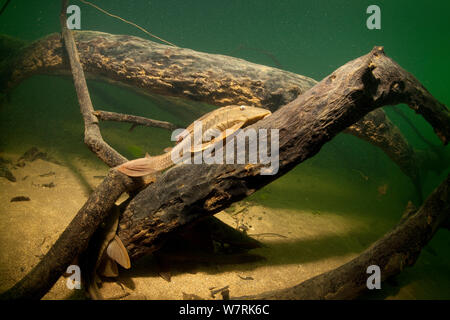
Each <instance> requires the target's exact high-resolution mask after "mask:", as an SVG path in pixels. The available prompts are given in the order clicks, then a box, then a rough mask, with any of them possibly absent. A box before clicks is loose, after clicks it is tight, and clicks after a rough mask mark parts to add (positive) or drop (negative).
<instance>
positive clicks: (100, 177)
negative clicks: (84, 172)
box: [93, 176, 106, 179]
mask: <svg viewBox="0 0 450 320" xmlns="http://www.w3.org/2000/svg"><path fill="white" fill-rule="evenodd" d="M93 178H94V179H105V178H106V176H93Z"/></svg>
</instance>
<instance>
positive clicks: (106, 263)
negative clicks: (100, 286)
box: [97, 256, 119, 278]
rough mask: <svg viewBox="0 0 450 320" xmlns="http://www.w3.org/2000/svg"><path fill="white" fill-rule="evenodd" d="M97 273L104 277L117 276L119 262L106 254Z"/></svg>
mask: <svg viewBox="0 0 450 320" xmlns="http://www.w3.org/2000/svg"><path fill="white" fill-rule="evenodd" d="M97 273H98V274H99V275H101V276H102V277H107V278H115V277H117V276H119V269H118V268H117V263H116V261H114V260H113V259H111V258H110V257H108V256H105V258H104V260H103V262H102V264H101V265H100V266H99V268H98V269H97Z"/></svg>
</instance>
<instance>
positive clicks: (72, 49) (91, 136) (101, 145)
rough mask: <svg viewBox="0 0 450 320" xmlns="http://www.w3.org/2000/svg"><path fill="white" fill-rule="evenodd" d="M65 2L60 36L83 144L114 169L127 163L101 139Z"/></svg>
mask: <svg viewBox="0 0 450 320" xmlns="http://www.w3.org/2000/svg"><path fill="white" fill-rule="evenodd" d="M66 8H67V1H66V0H65V1H63V6H62V10H61V14H60V23H61V28H62V36H63V40H64V44H65V46H66V50H67V54H68V56H69V61H70V67H71V71H72V76H73V82H74V85H75V89H76V91H77V96H78V102H79V103H80V111H81V114H82V115H83V121H84V143H85V144H86V145H87V146H88V147H89V149H91V151H92V152H94V153H95V154H96V155H97V157H99V158H100V159H101V160H102V161H103V162H104V163H106V164H107V165H108V166H109V167H114V166H117V165H119V164H122V163H124V162H126V161H127V159H126V158H125V157H124V156H122V155H121V154H120V153H118V152H117V151H116V150H114V149H113V148H112V147H111V146H109V145H108V144H107V143H106V142H105V141H104V140H103V138H102V135H101V133H100V128H99V126H98V119H97V117H96V116H95V115H94V107H93V106H92V101H91V97H90V95H89V90H88V87H87V84H86V79H85V77H84V71H83V68H82V66H81V63H80V57H79V55H78V51H77V47H76V44H75V40H74V38H73V35H72V31H71V30H69V29H68V28H67V24H66V21H67V16H66Z"/></svg>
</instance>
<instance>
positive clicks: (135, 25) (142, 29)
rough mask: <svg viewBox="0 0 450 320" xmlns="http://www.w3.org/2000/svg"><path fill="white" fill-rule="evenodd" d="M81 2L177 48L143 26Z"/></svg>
mask: <svg viewBox="0 0 450 320" xmlns="http://www.w3.org/2000/svg"><path fill="white" fill-rule="evenodd" d="M80 1H81V2H83V3H84V4H87V5H90V6H91V7H93V8H95V9H97V10H99V11H101V12H103V13H104V14H106V15H108V16H110V17H113V18H116V19H119V20H121V21H123V22H125V23H128V24H130V25H132V26H133V27H136V28H138V29H139V30H141V31H142V32H144V33H146V34H148V35H149V36H150V37H153V38H155V39H158V40H159V41H162V42H164V43H166V44H168V45H171V46H174V47H177V46H176V45H175V44H173V43H171V42H169V41H167V40H164V39H162V38H160V37H158V36H157V35H154V34H152V33H150V32H148V31H147V30H145V29H144V28H142V27H141V26H138V25H137V24H135V23H133V22H131V21H128V20H125V19H124V18H122V17H119V16H116V15H115V14H112V13H109V12H108V11H106V10H104V9H102V8H100V7H99V6H96V5H95V4H93V3H91V2H89V1H85V0H80Z"/></svg>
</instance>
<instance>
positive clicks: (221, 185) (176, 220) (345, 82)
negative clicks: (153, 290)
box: [3, 47, 450, 297]
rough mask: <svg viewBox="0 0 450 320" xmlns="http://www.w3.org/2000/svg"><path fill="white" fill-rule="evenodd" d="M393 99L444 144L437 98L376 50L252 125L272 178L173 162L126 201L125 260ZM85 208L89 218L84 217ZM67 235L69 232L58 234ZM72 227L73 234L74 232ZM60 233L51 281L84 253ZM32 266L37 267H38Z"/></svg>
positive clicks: (104, 200) (98, 195)
mask: <svg viewBox="0 0 450 320" xmlns="http://www.w3.org/2000/svg"><path fill="white" fill-rule="evenodd" d="M398 103H407V104H408V105H410V106H411V107H412V108H414V109H415V110H416V111H417V112H418V113H419V114H421V115H422V116H423V117H424V118H425V119H426V120H427V121H428V122H429V123H430V124H431V125H432V126H433V128H434V130H435V131H436V132H437V134H438V136H439V137H440V138H441V140H442V141H443V142H444V144H446V143H447V142H448V140H449V138H450V128H449V125H448V124H449V121H450V115H449V111H448V109H447V108H446V107H445V106H443V105H442V104H440V103H439V102H438V101H436V100H435V99H434V98H433V97H432V96H431V95H430V94H429V93H428V92H427V91H426V89H425V88H423V87H422V86H421V85H420V83H419V82H418V81H417V80H416V79H415V78H414V77H413V76H412V75H410V74H409V73H407V72H406V71H404V70H403V69H401V68H400V67H399V66H398V65H397V64H396V63H395V62H393V61H392V60H391V59H389V58H388V57H386V56H385V54H384V52H383V50H382V48H379V47H377V48H374V49H373V50H372V51H371V52H370V53H369V54H367V55H365V56H363V57H360V58H358V59H356V60H354V61H351V62H349V63H347V64H346V65H344V66H343V67H341V68H339V69H338V70H336V71H335V72H334V73H333V74H331V75H330V76H328V77H326V78H325V79H324V80H322V81H321V82H320V83H318V84H317V85H316V86H314V87H313V88H312V89H310V90H308V91H307V92H305V93H304V94H303V95H301V96H299V97H298V98H297V99H296V100H294V101H292V102H291V103H289V104H287V105H286V106H284V107H283V108H281V109H279V110H278V111H276V112H275V113H274V114H273V115H272V116H271V117H268V118H266V119H264V120H262V121H260V122H258V123H256V124H255V125H253V128H255V129H269V130H270V129H279V130H280V143H279V155H280V170H279V172H278V174H277V175H274V176H261V175H260V169H261V167H262V166H263V165H261V164H255V165H253V164H252V165H195V166H192V165H181V166H176V167H174V168H172V169H170V170H168V171H167V172H166V173H164V174H163V175H162V176H161V177H160V178H159V179H158V180H157V181H156V182H155V183H154V184H152V185H150V186H148V187H147V188H146V189H144V190H143V191H141V192H140V193H139V194H138V195H137V196H136V197H135V198H134V199H133V200H132V201H131V202H130V204H129V205H128V207H127V209H126V211H125V212H124V215H123V217H122V219H121V223H120V227H119V228H120V230H119V237H120V238H121V239H122V242H124V244H125V245H126V247H127V249H128V251H129V253H130V256H131V258H132V259H137V258H139V257H140V256H142V255H143V254H146V253H149V252H151V251H153V250H155V248H157V247H158V246H159V245H160V244H161V243H162V242H163V241H164V240H165V239H166V238H167V236H168V235H169V234H170V233H171V232H175V231H177V230H179V229H180V228H182V227H184V226H186V225H188V224H190V223H195V222H196V221H198V220H199V219H200V218H202V217H205V216H208V215H212V214H214V213H217V212H219V211H220V210H222V209H224V208H226V207H227V206H229V205H230V204H231V203H233V202H235V201H238V200H240V199H242V198H244V197H246V196H248V195H250V194H251V193H253V192H255V191H256V190H258V189H259V188H261V187H263V186H264V185H266V184H267V183H269V182H270V181H272V180H274V179H276V178H278V177H279V176H281V175H283V174H285V173H286V172H288V171H289V170H290V169H292V168H293V167H295V166H296V165H297V164H299V163H301V162H303V161H304V160H306V159H308V158H310V157H312V156H314V155H315V154H316V153H317V152H318V151H319V150H320V148H321V147H322V146H323V144H325V143H326V142H328V141H329V140H331V139H332V138H333V137H334V136H335V135H336V134H338V133H339V132H341V131H342V130H344V129H345V128H347V127H349V126H350V125H352V124H353V123H355V122H356V121H358V120H359V119H361V118H362V117H363V116H364V115H366V114H367V113H368V112H370V111H372V110H374V109H376V108H379V107H382V106H385V105H394V104H398ZM111 179H112V180H113V181H114V179H118V181H121V180H123V179H124V177H123V176H120V177H118V176H117V173H116V172H115V171H114V170H112V171H111V172H110V175H109V176H108V178H107V179H106V180H105V181H104V182H103V183H102V185H101V186H100V188H99V189H101V188H102V187H103V189H102V190H96V191H95V195H94V196H93V197H91V198H90V200H92V201H88V203H86V204H85V206H84V207H83V208H82V210H80V212H79V214H78V215H79V216H77V217H76V218H75V219H74V221H72V223H71V226H72V225H73V228H80V227H81V225H82V226H83V227H84V229H81V228H80V232H81V230H82V235H83V238H82V239H81V240H82V241H83V244H84V245H85V244H86V243H87V240H88V238H89V237H90V235H92V233H93V231H94V230H95V229H96V228H97V226H98V224H97V225H96V224H95V223H92V220H89V219H90V218H92V219H94V217H95V216H96V218H98V217H99V216H103V217H104V216H105V215H106V213H105V212H104V208H103V207H102V206H103V205H105V204H109V203H111V200H112V199H113V198H114V197H117V196H118V194H116V193H118V192H119V191H117V190H116V191H115V193H111V192H110V191H111V190H115V189H114V188H113V189H111V190H109V188H112V186H111V185H109V186H108V185H107V183H108V181H109V183H111ZM123 181H125V183H124V187H123V188H122V190H124V189H125V188H126V186H125V185H126V181H127V180H123ZM108 190H109V191H108ZM111 205H112V203H111ZM89 212H90V213H93V216H89V215H87V216H86V214H87V213H89ZM100 212H101V213H100ZM95 221H96V220H95ZM86 222H91V223H90V224H89V223H86ZM76 230H78V229H76ZM66 232H69V231H67V230H66V231H65V232H64V234H66ZM70 232H72V233H73V230H70ZM70 232H69V233H70ZM64 234H63V235H64ZM61 238H64V237H63V236H62V237H61ZM61 238H60V239H59V240H58V242H57V244H55V246H54V247H52V249H51V250H50V252H49V254H47V256H46V257H45V258H44V260H43V261H41V263H40V265H42V266H44V267H45V266H46V267H48V270H46V269H45V268H43V267H41V268H40V269H41V273H44V275H45V276H46V278H45V280H49V281H50V282H51V281H52V280H56V278H55V277H56V275H57V274H58V272H59V273H61V272H62V271H63V270H64V267H66V266H67V265H68V264H69V263H70V262H71V259H72V258H73V257H74V256H75V255H76V254H78V253H79V252H80V251H81V250H83V245H77V244H70V243H66V244H65V245H63V246H59V247H60V248H61V247H62V248H65V250H66V251H63V252H62V256H63V257H62V259H61V256H57V254H59V253H61V252H57V251H55V250H53V249H54V248H55V247H57V246H58V245H60V243H61V242H62V240H61ZM65 240H66V241H67V239H65ZM72 240H73V239H72ZM77 241H79V238H77ZM48 261H50V263H48ZM54 265H56V266H57V268H56V269H55V268H53V267H54ZM36 268H37V269H39V265H38V267H36ZM45 272H46V273H45ZM48 274H51V276H50V275H48ZM42 281H43V280H42ZM52 284H53V282H51V283H49V284H48V283H46V286H45V287H44V288H43V286H41V287H39V289H38V290H37V289H34V291H33V290H31V291H24V290H25V289H24V288H26V289H27V290H30V286H28V287H27V286H26V280H22V284H21V285H16V286H15V287H14V288H13V290H11V291H9V292H7V293H6V294H5V295H3V297H5V296H6V297H8V296H9V297H11V296H13V297H17V296H20V297H23V296H26V297H39V296H40V295H41V294H43V293H44V292H45V289H48V288H49V286H51V285H52ZM30 292H31V293H30ZM12 293H13V294H12Z"/></svg>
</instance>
